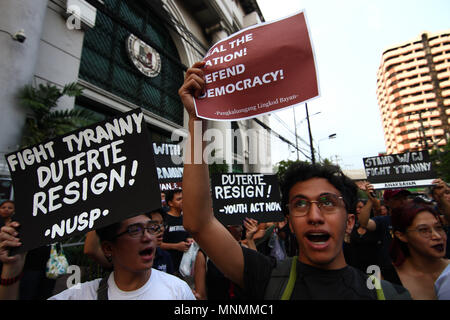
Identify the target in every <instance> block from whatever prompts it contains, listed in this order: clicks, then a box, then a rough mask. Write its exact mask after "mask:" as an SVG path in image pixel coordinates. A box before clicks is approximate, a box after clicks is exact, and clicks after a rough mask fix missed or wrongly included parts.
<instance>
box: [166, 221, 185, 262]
mask: <svg viewBox="0 0 450 320" xmlns="http://www.w3.org/2000/svg"><path fill="white" fill-rule="evenodd" d="M164 224H165V230H164V236H163V242H165V243H178V242H180V241H185V240H186V239H187V238H188V237H190V235H189V233H188V232H187V231H186V230H185V229H184V227H183V216H182V215H181V216H179V217H174V216H171V215H170V214H167V215H166V217H165V221H164ZM167 252H169V253H170V255H171V257H172V263H173V267H174V268H175V271H177V270H178V268H179V267H180V262H181V258H182V257H183V252H182V251H178V250H167Z"/></svg>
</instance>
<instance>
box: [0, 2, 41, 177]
mask: <svg viewBox="0 0 450 320" xmlns="http://www.w3.org/2000/svg"><path fill="white" fill-rule="evenodd" d="M46 6H47V0H15V1H0V29H1V30H4V31H7V32H10V33H12V34H14V33H16V32H17V31H18V30H19V29H24V30H25V34H26V36H27V39H26V40H25V42H24V43H19V42H17V41H14V40H13V39H12V38H11V36H10V35H8V34H7V33H5V32H0V48H1V50H0V70H1V72H0V101H2V103H1V104H0V128H1V134H0V175H3V174H5V162H4V154H5V153H9V152H12V151H15V150H16V149H17V148H18V146H19V143H20V139H21V135H22V128H23V124H24V120H25V110H24V109H22V108H20V107H19V106H18V101H17V98H16V97H17V93H18V91H19V90H20V89H21V88H23V87H24V86H25V85H26V84H30V83H31V82H32V79H33V74H34V72H35V67H36V63H37V60H38V56H37V54H36V53H37V52H38V50H39V46H40V39H41V32H42V27H43V23H44V18H45V14H46ZM7 172H8V171H7V170H6V173H7Z"/></svg>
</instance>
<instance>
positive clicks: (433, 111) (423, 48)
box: [377, 30, 450, 154]
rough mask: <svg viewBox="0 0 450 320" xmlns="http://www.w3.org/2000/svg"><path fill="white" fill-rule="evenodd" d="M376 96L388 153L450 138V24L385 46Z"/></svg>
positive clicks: (438, 143)
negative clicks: (443, 29) (438, 30)
mask: <svg viewBox="0 0 450 320" xmlns="http://www.w3.org/2000/svg"><path fill="white" fill-rule="evenodd" d="M377 98H378V104H379V107H380V112H381V118H382V122H383V129H384V138H385V143H386V151H387V153H388V154H393V153H394V154H395V153H402V152H407V151H414V150H423V149H433V148H437V147H438V146H443V145H445V144H446V141H448V138H449V132H450V130H449V114H450V30H447V31H445V32H440V33H427V32H424V33H422V34H421V35H420V36H418V37H417V38H416V39H412V40H411V41H408V42H405V43H402V44H399V45H396V46H392V47H390V48H388V49H387V50H385V51H384V52H383V55H382V59H381V64H380V67H379V69H378V74H377Z"/></svg>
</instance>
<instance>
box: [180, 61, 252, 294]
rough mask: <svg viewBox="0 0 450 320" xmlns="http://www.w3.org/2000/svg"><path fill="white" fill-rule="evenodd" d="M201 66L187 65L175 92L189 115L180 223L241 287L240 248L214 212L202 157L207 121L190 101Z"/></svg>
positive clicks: (200, 80)
mask: <svg viewBox="0 0 450 320" xmlns="http://www.w3.org/2000/svg"><path fill="white" fill-rule="evenodd" d="M203 67H204V62H197V63H195V64H194V65H193V66H192V67H191V68H189V69H188V71H187V72H186V76H185V81H184V83H183V85H182V86H181V88H180V90H179V91H178V94H179V95H180V97H181V101H182V102H183V105H184V107H185V109H186V111H187V113H188V114H189V140H188V144H187V147H186V151H185V163H184V170H183V225H184V227H185V229H186V230H187V231H188V232H189V233H190V234H191V235H192V236H193V237H194V239H195V241H197V243H198V244H199V245H200V247H201V248H202V249H203V250H204V251H205V252H206V254H207V255H208V257H209V258H210V259H211V260H212V261H213V262H214V264H215V265H216V266H217V267H218V268H219V269H220V270H221V271H222V272H223V274H224V275H225V276H226V277H227V278H229V279H230V280H231V281H233V282H234V283H236V284H237V285H239V286H240V287H241V288H242V287H243V272H244V257H243V254H242V249H241V247H240V246H239V243H238V242H237V241H236V240H235V239H234V238H233V236H232V235H231V234H230V233H229V232H228V230H227V229H226V228H225V227H224V226H223V225H222V224H221V223H220V222H219V221H218V220H217V219H216V218H215V217H214V215H213V208H212V199H211V193H210V185H209V171H208V164H207V163H206V162H205V161H204V159H203V150H204V143H203V129H205V127H206V121H204V120H202V119H199V118H198V117H197V116H196V112H195V108H194V102H193V96H195V97H198V96H199V95H200V94H201V93H202V92H203V90H204V87H205V81H204V75H203V71H202V68H203Z"/></svg>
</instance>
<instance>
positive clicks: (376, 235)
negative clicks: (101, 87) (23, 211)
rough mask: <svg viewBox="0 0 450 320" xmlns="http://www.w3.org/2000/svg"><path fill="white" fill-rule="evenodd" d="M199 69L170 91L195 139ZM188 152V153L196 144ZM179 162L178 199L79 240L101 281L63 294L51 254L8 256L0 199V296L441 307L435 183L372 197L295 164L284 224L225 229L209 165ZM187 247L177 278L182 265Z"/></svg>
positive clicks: (439, 202) (13, 232)
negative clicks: (50, 269)
mask: <svg viewBox="0 0 450 320" xmlns="http://www.w3.org/2000/svg"><path fill="white" fill-rule="evenodd" d="M203 64H204V63H196V64H194V66H193V67H192V68H190V69H188V71H187V74H186V78H185V82H184V84H183V86H182V87H181V88H180V90H179V94H180V97H181V99H182V102H183V104H184V106H185V108H186V111H187V113H188V115H189V130H190V134H191V135H192V136H194V123H195V121H202V120H201V119H199V118H197V116H196V113H195V110H194V105H193V102H192V97H193V96H198V95H199V94H200V93H201V92H202V91H203V89H204V84H205V82H204V78H203V71H202V67H203ZM188 147H190V148H191V149H192V152H191V155H192V154H194V152H193V151H194V150H193V149H194V142H193V139H191V142H190V145H189V146H188ZM188 154H189V153H188ZM186 163H188V164H186V165H185V167H184V174H183V184H182V185H183V191H181V190H170V191H168V192H165V193H164V194H162V202H161V208H160V209H158V210H154V211H152V212H148V213H142V214H140V215H138V216H135V217H131V218H128V219H125V220H124V221H122V222H118V223H115V224H112V225H109V226H106V227H103V228H100V229H97V230H95V231H90V232H89V233H88V234H87V235H86V239H85V242H84V254H86V255H87V256H88V257H90V258H91V259H92V260H93V261H95V262H97V263H98V264H99V265H101V266H102V267H103V268H105V269H107V270H110V273H108V275H107V276H106V277H103V278H99V279H95V280H92V281H88V282H84V283H82V284H81V285H80V286H75V287H72V288H70V289H67V290H64V291H62V292H53V291H52V290H53V288H54V282H51V281H50V283H46V281H45V280H49V279H44V278H45V264H46V261H47V260H48V256H49V247H48V246H46V247H43V248H38V249H35V250H32V251H30V252H28V253H21V254H16V255H13V256H10V255H9V251H10V249H11V248H16V247H19V246H20V245H21V243H20V234H19V233H20V229H19V227H20V226H19V224H18V222H16V221H14V218H13V214H14V210H15V209H14V202H13V201H5V202H3V203H1V205H0V215H1V218H2V219H1V220H2V228H1V232H0V261H1V262H2V265H1V284H0V299H55V300H57V299H74V300H79V299H100V300H101V299H121V300H131V299H137V300H139V299H190V300H193V299H202V300H244V299H284V300H288V299H450V267H449V262H450V260H448V258H449V256H450V249H449V244H448V241H449V237H448V229H447V226H448V224H449V223H450V187H449V186H448V184H447V183H445V182H444V181H442V180H441V179H436V180H435V181H433V185H432V187H431V188H430V191H429V194H415V193H412V192H411V191H408V190H407V189H395V190H385V191H384V192H383V193H381V192H380V191H376V190H374V189H373V187H372V186H371V185H370V184H369V183H364V184H360V185H357V184H355V182H353V181H352V180H351V179H349V178H348V177H346V176H345V175H344V174H343V173H342V171H341V170H340V169H339V168H338V167H336V166H332V165H322V164H307V163H294V164H293V165H291V166H290V167H289V168H288V170H287V171H286V173H285V175H284V176H283V178H282V179H281V181H280V185H281V193H282V201H281V204H282V208H283V210H284V213H285V218H284V220H283V221H276V222H258V221H256V220H254V219H246V220H244V222H243V224H242V225H237V226H224V225H222V224H221V223H220V222H219V221H218V220H217V219H216V217H215V216H214V214H213V213H212V200H211V196H210V184H209V183H210V182H209V171H208V165H207V164H206V163H200V164H198V163H194V162H193V161H187V162H186ZM358 188H359V189H358ZM361 193H363V194H364V195H365V196H364V199H360V198H359V197H358V195H360V194H361ZM194 243H196V245H198V246H199V250H198V252H196V255H195V259H194V260H195V261H194V263H193V265H192V274H193V276H192V277H186V276H185V275H183V274H182V273H181V272H180V264H181V263H182V259H183V256H184V255H185V254H186V253H187V252H188V251H189V249H190V248H191V246H193V245H194ZM372 275H374V276H373V277H372ZM368 280H369V281H368ZM369 282H370V283H372V284H373V286H369V285H368V283H369ZM44 289H45V290H44ZM38 291H39V292H38Z"/></svg>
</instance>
